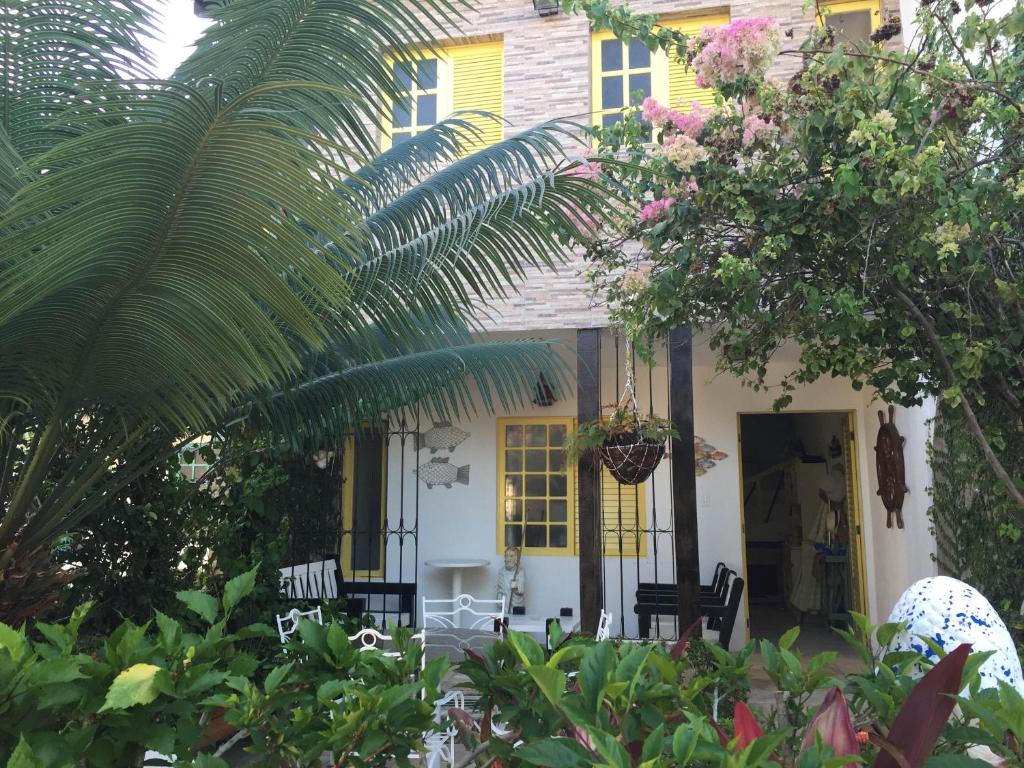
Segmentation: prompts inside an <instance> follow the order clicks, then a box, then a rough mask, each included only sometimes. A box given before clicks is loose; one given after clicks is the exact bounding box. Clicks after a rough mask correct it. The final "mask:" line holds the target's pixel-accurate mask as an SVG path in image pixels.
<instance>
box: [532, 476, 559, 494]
mask: <svg viewBox="0 0 1024 768" xmlns="http://www.w3.org/2000/svg"><path fill="white" fill-rule="evenodd" d="M547 479H548V478H547V475H527V476H526V495H527V496H547V495H548V494H547ZM563 480H564V478H563Z"/></svg>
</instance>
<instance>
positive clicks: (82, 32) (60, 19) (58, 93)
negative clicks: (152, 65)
mask: <svg viewBox="0 0 1024 768" xmlns="http://www.w3.org/2000/svg"><path fill="white" fill-rule="evenodd" d="M153 5H154V4H153V3H147V2H145V1H144V0H142V1H141V2H140V1H139V0H122V2H118V3H113V2H107V1H106V0H4V3H3V6H0V94H2V97H0V129H2V130H3V131H4V132H5V133H6V134H7V137H8V139H9V141H10V143H11V146H13V147H15V148H16V149H17V151H18V152H19V153H20V154H21V155H22V156H23V157H32V156H33V155H36V154H38V153H40V152H43V151H45V150H46V149H48V148H50V147H51V146H52V145H53V144H54V142H55V141H57V140H58V139H59V135H58V134H55V133H54V132H53V131H51V130H50V125H49V124H50V121H51V120H52V119H53V118H54V117H55V116H56V115H59V114H60V112H61V111H62V110H63V109H64V108H65V107H67V106H68V105H69V104H71V103H72V102H73V101H74V100H75V99H76V97H77V96H78V95H79V94H80V93H81V92H82V89H83V88H87V87H89V85H90V84H93V83H100V82H104V81H107V80H110V79H114V78H118V77H139V76H145V75H146V74H147V68H148V58H147V54H146V51H145V48H144V47H143V45H142V40H143V38H144V37H145V36H148V35H151V34H152V33H153V31H154V29H153V18H154V11H153Z"/></svg>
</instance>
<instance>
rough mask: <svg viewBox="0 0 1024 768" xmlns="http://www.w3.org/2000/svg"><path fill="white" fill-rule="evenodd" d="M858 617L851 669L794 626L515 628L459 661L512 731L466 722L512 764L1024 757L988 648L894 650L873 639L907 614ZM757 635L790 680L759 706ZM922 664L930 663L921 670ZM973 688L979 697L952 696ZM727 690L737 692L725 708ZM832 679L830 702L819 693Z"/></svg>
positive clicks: (1018, 718) (772, 664)
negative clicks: (804, 639) (751, 676)
mask: <svg viewBox="0 0 1024 768" xmlns="http://www.w3.org/2000/svg"><path fill="white" fill-rule="evenodd" d="M855 625H856V627H855V630H854V631H852V632H847V633H844V635H845V637H846V639H847V641H848V642H849V643H850V644H851V645H852V647H853V648H854V650H855V652H856V653H857V654H858V656H859V657H860V658H861V659H862V660H863V662H864V669H863V671H862V672H860V673H859V674H856V675H852V676H850V677H849V678H847V679H845V680H841V679H837V678H836V677H835V676H834V674H833V671H832V662H833V661H834V660H835V654H822V655H818V656H814V657H812V658H807V659H805V658H802V657H801V656H800V654H799V653H797V652H796V651H794V650H793V644H794V642H795V641H796V638H797V635H798V632H799V630H797V629H794V630H791V631H790V632H789V633H787V634H786V636H784V637H783V638H782V639H781V640H780V642H779V644H778V645H775V644H772V643H769V642H761V643H760V644H757V645H756V646H755V644H754V643H751V644H749V645H748V646H747V647H746V648H744V649H743V650H742V651H740V652H739V653H736V654H731V653H728V652H727V651H724V650H722V649H721V648H718V647H717V646H712V645H710V644H707V643H705V642H704V641H703V640H699V639H695V640H692V641H689V642H688V643H687V642H686V641H683V642H680V643H679V644H678V645H677V646H676V647H675V648H672V649H668V648H665V647H664V646H661V645H659V644H635V643H628V642H626V643H621V644H619V643H615V642H603V643H595V642H593V641H590V640H586V639H577V638H570V639H568V640H565V639H563V638H561V637H553V638H552V640H553V648H554V650H553V651H550V652H549V651H546V650H545V649H544V648H542V647H541V646H540V645H539V644H538V643H537V642H536V641H534V640H533V639H532V638H530V637H529V636H527V635H523V634H519V633H516V632H511V633H510V634H509V638H508V639H507V640H506V641H501V642H497V643H495V644H494V645H493V646H490V647H489V648H487V649H485V650H484V651H483V653H481V654H472V655H471V656H470V658H469V659H468V660H467V661H466V662H464V663H463V664H461V665H460V666H459V671H460V672H461V673H463V674H464V675H466V677H467V678H468V680H469V685H470V686H471V687H472V688H474V689H475V690H476V691H478V692H479V693H480V696H481V702H482V704H481V707H482V709H483V711H484V712H488V713H491V714H490V716H489V717H490V719H491V720H493V722H495V723H500V725H501V728H500V733H501V736H500V738H499V737H494V736H493V735H492V734H491V733H490V732H488V731H487V729H482V730H481V731H480V732H477V731H473V730H470V729H463V738H464V739H465V740H466V743H467V747H468V748H471V749H476V750H478V751H479V752H480V754H481V756H482V757H484V758H487V757H489V756H490V757H495V758H496V759H499V760H500V761H501V762H502V764H504V765H505V766H508V767H509V768H514V767H517V766H528V765H530V766H545V767H548V768H577V767H578V768H583V767H584V766H592V765H603V766H621V767H623V768H625V767H629V768H658V767H659V766H666V767H667V766H683V765H701V766H703V765H722V766H730V767H732V766H779V765H782V766H800V768H810V767H811V766H829V767H830V768H838V767H839V766H844V765H849V764H851V763H853V762H854V761H859V762H866V763H873V764H874V765H875V766H877V767H878V768H883V766H897V765H904V764H908V765H910V766H913V768H920V767H921V766H923V765H924V764H925V761H926V759H928V758H929V756H930V755H932V754H933V753H934V754H935V755H936V756H938V755H942V758H941V760H939V758H938V757H936V762H935V763H934V766H935V768H937V767H938V766H939V765H943V766H956V767H957V768H960V767H961V766H962V767H963V768H971V767H973V766H979V768H980V766H983V765H984V763H981V762H979V761H977V760H975V759H973V758H970V757H968V756H967V755H966V751H967V749H968V747H970V746H973V745H984V746H987V747H989V748H990V749H991V750H993V751H994V752H995V753H996V754H997V755H998V756H999V757H1000V758H1002V759H1006V760H1007V761H1009V762H1008V764H1011V765H1017V764H1020V760H1021V758H1022V757H1024V746H1022V744H1024V699H1022V698H1021V696H1020V695H1019V694H1018V693H1017V692H1016V691H1014V690H1013V689H1012V688H1010V687H1009V686H1005V685H1004V686H1002V688H1001V689H1000V690H998V691H996V690H985V691H982V690H980V689H979V678H978V675H977V670H978V668H979V667H980V666H981V664H982V663H983V662H984V661H985V660H986V659H987V658H988V656H989V654H985V653H977V654H973V655H970V656H969V655H968V653H969V648H968V647H966V646H963V647H961V648H960V649H958V650H956V651H954V652H952V653H950V654H949V655H948V656H944V655H943V654H941V653H938V652H937V651H938V650H940V649H936V655H935V656H933V660H931V661H929V660H928V659H927V658H925V657H924V656H921V655H919V654H916V653H887V652H885V651H878V650H875V649H876V648H884V647H885V645H886V643H887V642H888V641H889V640H891V638H892V637H893V636H894V634H895V633H896V631H897V630H899V629H900V626H899V625H895V624H886V625H882V626H879V627H872V626H871V625H870V624H869V623H868V621H867V619H866V618H865V617H863V616H860V615H856V616H855ZM695 648H700V649H701V650H699V651H696V652H695V651H694V649H695ZM755 649H756V650H759V651H760V654H761V663H762V665H763V668H764V671H765V672H766V673H767V675H768V677H769V678H770V679H771V680H772V681H773V682H774V684H775V685H776V686H777V687H778V690H779V693H780V703H779V704H778V705H777V706H775V707H771V708H769V709H768V711H765V712H760V713H757V714H755V713H754V712H752V711H751V710H750V708H748V706H747V705H746V704H745V703H744V702H743V701H742V700H740V699H739V698H737V697H736V693H737V692H740V691H742V689H743V685H742V684H743V683H744V682H745V683H746V684H747V685H749V680H748V679H747V672H748V669H749V665H750V662H751V659H752V657H753V654H754V652H755ZM935 659H941V660H940V661H937V662H936V661H935ZM695 662H696V663H695ZM921 668H924V669H927V670H929V671H928V672H926V673H925V676H924V678H921V676H920V672H918V671H917V670H919V669H921ZM962 690H963V691H965V693H967V694H969V697H968V698H964V699H960V700H959V701H958V702H957V701H955V700H954V698H953V696H954V695H955V694H956V693H958V692H960V691H962ZM723 691H724V692H726V693H727V694H729V695H730V696H732V699H733V706H732V707H730V708H729V709H728V710H726V708H725V707H724V706H722V705H723V701H722V694H723ZM826 691H828V693H827V694H826V696H825V699H824V702H822V704H821V705H815V704H812V701H813V700H817V699H819V698H820V696H814V694H816V693H818V694H820V693H821V692H826ZM812 697H813V698H812ZM716 703H717V709H718V710H719V712H718V715H719V716H718V717H716V716H715V709H716ZM956 703H959V707H958V708H957V709H955V710H954V704H956ZM858 732H859V733H858ZM894 753H898V754H899V757H898V758H896V757H895V756H894ZM842 756H847V757H842ZM1013 761H1016V762H1013ZM930 765H931V763H930Z"/></svg>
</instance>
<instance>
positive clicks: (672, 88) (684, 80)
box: [668, 14, 729, 112]
mask: <svg viewBox="0 0 1024 768" xmlns="http://www.w3.org/2000/svg"><path fill="white" fill-rule="evenodd" d="M728 23H729V16H728V15H726V14H716V15H714V16H696V17H694V18H691V19H683V20H680V21H674V22H669V23H668V26H669V27H670V28H672V29H674V30H676V31H677V32H682V33H684V34H687V35H699V34H700V32H701V30H702V29H704V27H720V26H722V25H723V24H728ZM694 101H696V102H697V103H699V104H703V105H704V106H705V107H710V106H712V105H713V104H714V103H715V90H714V89H713V88H698V87H697V83H696V77H695V76H694V74H693V72H692V71H691V70H690V69H688V68H687V66H686V64H684V63H683V62H681V61H674V60H673V61H670V62H669V67H668V103H669V106H670V107H672V109H676V110H680V111H682V112H687V111H689V109H690V104H691V102H694Z"/></svg>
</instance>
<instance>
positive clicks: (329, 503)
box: [282, 415, 419, 626]
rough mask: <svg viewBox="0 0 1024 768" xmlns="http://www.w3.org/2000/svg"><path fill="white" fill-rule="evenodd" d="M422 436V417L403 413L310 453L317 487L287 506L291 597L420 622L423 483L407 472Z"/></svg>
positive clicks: (309, 468) (385, 619)
mask: <svg viewBox="0 0 1024 768" xmlns="http://www.w3.org/2000/svg"><path fill="white" fill-rule="evenodd" d="M418 436H419V417H418V415H416V416H411V417H408V418H399V419H396V420H393V421H389V422H388V423H386V424H382V425H381V427H380V428H379V429H376V430H373V429H367V430H365V431H361V432H354V433H351V434H348V435H346V436H344V437H343V438H341V439H340V440H339V444H338V445H337V446H335V447H334V449H333V450H330V451H327V450H324V451H320V452H318V453H315V454H313V455H312V456H311V457H309V459H308V460H307V461H306V470H305V474H306V475H307V478H306V479H307V482H308V484H309V486H310V487H311V488H313V489H314V492H312V493H310V492H306V493H296V495H295V496H293V498H292V500H291V503H290V504H289V543H288V556H287V562H288V564H289V565H288V567H287V568H286V569H285V570H284V572H283V573H282V576H283V577H284V579H285V582H286V585H285V589H286V592H287V595H288V596H289V597H292V598H295V599H300V600H301V599H307V600H321V601H323V600H330V599H334V598H339V597H340V598H343V599H344V601H345V605H344V609H345V611H346V612H347V613H348V615H350V616H363V617H367V616H369V617H372V618H373V621H374V623H376V624H377V625H379V626H383V625H386V624H388V623H392V622H394V623H398V624H402V625H404V626H411V625H413V624H415V623H416V600H417V583H418V571H417V562H418V556H419V488H418V484H417V483H415V482H410V481H409V480H408V478H409V477H410V474H411V473H409V472H408V471H407V470H408V468H409V467H415V466H417V464H416V455H417V453H418V450H419V445H418V444H419V440H418ZM296 485H298V484H296Z"/></svg>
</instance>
